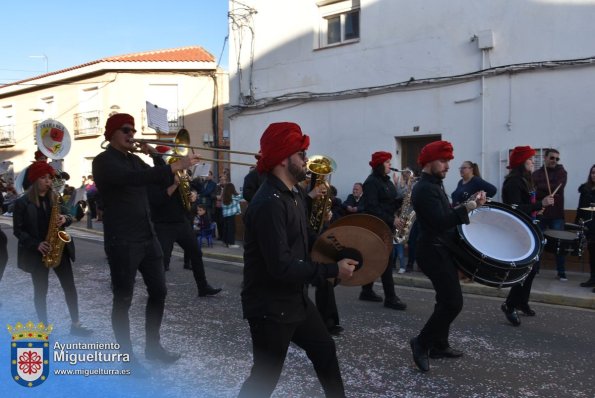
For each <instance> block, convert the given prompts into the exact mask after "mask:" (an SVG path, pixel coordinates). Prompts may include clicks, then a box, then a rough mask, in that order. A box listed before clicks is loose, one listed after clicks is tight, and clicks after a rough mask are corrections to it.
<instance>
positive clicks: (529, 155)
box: [501, 146, 554, 326]
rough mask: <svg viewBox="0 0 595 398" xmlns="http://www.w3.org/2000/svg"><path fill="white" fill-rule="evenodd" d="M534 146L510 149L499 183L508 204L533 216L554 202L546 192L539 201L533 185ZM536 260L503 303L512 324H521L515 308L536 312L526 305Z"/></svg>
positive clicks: (535, 268)
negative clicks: (506, 167)
mask: <svg viewBox="0 0 595 398" xmlns="http://www.w3.org/2000/svg"><path fill="white" fill-rule="evenodd" d="M534 155H535V149H533V148H531V147H530V146H517V147H515V148H514V149H513V150H512V152H511V153H510V158H509V161H508V169H510V172H509V173H508V175H507V176H506V178H505V179H504V184H503V185H502V201H503V202H504V203H506V204H507V205H512V206H516V208H517V209H518V210H520V211H522V212H523V213H525V214H527V215H529V216H530V217H532V218H536V216H537V213H539V212H540V211H542V210H543V209H544V208H545V207H547V206H552V205H553V204H554V197H553V196H552V195H548V196H546V197H545V198H543V199H542V200H541V201H537V199H536V192H535V186H534V184H533V180H532V178H531V173H532V172H533V167H534V165H533V156H534ZM539 264H540V263H539V261H537V262H536V263H535V265H534V266H533V268H532V269H531V272H530V273H529V275H528V276H527V278H526V279H525V281H524V282H523V283H522V284H521V285H516V286H513V287H512V288H511V289H510V292H509V293H508V297H507V298H506V302H505V303H504V304H502V306H501V309H502V311H503V312H504V315H506V319H507V320H508V321H509V322H510V323H512V325H513V326H520V325H521V320H520V318H519V315H518V313H517V309H518V310H521V311H522V312H523V313H524V314H525V315H527V316H535V311H533V310H532V309H531V307H529V295H530V294H531V285H532V284H533V278H535V274H537V271H538V270H539Z"/></svg>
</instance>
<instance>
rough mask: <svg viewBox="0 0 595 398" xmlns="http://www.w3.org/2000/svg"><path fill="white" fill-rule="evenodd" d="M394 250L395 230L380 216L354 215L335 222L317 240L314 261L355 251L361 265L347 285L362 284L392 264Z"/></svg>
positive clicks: (370, 280) (332, 258)
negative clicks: (392, 230)
mask: <svg viewBox="0 0 595 398" xmlns="http://www.w3.org/2000/svg"><path fill="white" fill-rule="evenodd" d="M392 250H393V246H392V232H391V230H390V228H389V227H388V225H386V223H385V222H384V221H382V220H381V219H379V218H378V217H374V216H372V215H369V214H352V215H349V216H345V217H342V218H340V219H339V220H337V221H336V222H334V223H333V224H331V225H330V226H329V227H328V229H327V230H326V231H324V232H323V233H322V235H320V237H319V238H318V239H317V240H316V242H315V243H314V247H313V248H312V256H311V257H312V260H313V261H315V262H319V263H333V262H336V261H338V260H339V259H340V258H341V257H342V256H344V253H353V254H355V257H358V258H354V260H358V261H360V260H361V261H360V264H359V265H358V266H357V267H356V269H355V271H354V272H353V277H352V278H350V279H348V280H345V281H343V280H339V284H341V285H345V286H361V285H365V284H368V283H370V282H373V281H375V280H376V279H377V278H378V277H379V276H380V275H381V274H382V273H383V272H384V270H385V269H386V267H387V266H388V259H389V257H390V253H391V251H392ZM347 257H350V256H347Z"/></svg>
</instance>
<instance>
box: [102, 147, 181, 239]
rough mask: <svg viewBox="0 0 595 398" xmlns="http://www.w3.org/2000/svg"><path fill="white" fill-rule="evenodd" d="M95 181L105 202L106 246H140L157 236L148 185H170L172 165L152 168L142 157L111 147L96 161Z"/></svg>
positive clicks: (104, 226)
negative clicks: (148, 196)
mask: <svg viewBox="0 0 595 398" xmlns="http://www.w3.org/2000/svg"><path fill="white" fill-rule="evenodd" d="M93 178H94V180H95V185H96V186H97V189H98V190H99V192H100V194H101V197H102V199H103V230H104V236H105V244H106V245H108V244H110V243H111V242H114V241H129V242H140V241H143V240H146V239H149V238H151V237H152V236H154V235H155V234H154V231H153V225H152V223H151V217H150V210H149V201H148V199H147V185H148V184H167V183H168V182H170V181H171V178H172V171H171V167H170V166H169V165H164V166H157V167H150V166H149V165H148V164H146V163H145V162H143V161H142V160H141V158H139V157H138V156H136V155H134V154H131V153H126V154H124V153H122V152H120V151H118V150H116V149H114V148H112V147H111V146H108V147H107V149H106V150H105V151H104V152H102V153H100V154H99V155H97V157H96V158H95V159H94V160H93Z"/></svg>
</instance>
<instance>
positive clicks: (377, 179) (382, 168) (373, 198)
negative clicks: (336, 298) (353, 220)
mask: <svg viewBox="0 0 595 398" xmlns="http://www.w3.org/2000/svg"><path fill="white" fill-rule="evenodd" d="M391 159H392V155H391V154H390V153H389V152H383V151H379V152H374V153H373V154H372V159H371V160H370V162H369V163H368V164H369V165H370V167H371V168H372V173H371V174H370V175H369V176H368V178H366V181H364V193H363V195H362V197H363V202H364V204H363V207H364V213H366V214H371V215H373V216H376V217H378V218H380V219H381V220H382V221H384V222H385V223H386V225H388V227H389V228H390V229H391V230H394V228H395V226H396V222H397V220H398V217H395V213H396V212H397V210H398V207H399V203H398V201H397V188H396V187H395V184H393V182H392V181H391V179H390V177H389V174H390V169H391V167H390V166H391V163H390V161H391ZM394 261H395V260H394V258H393V255H392V252H391V255H390V257H389V260H388V263H387V265H386V269H385V270H384V272H383V273H382V276H381V277H380V279H381V281H382V288H383V290H384V306H385V307H387V308H392V309H394V310H405V309H406V308H407V304H405V303H404V302H402V301H401V299H399V297H398V296H397V294H396V293H395V282H394V280H393V269H392V264H393V263H394ZM373 286H374V282H371V283H369V284H367V285H364V286H362V291H361V293H360V295H359V299H360V300H365V301H378V302H380V301H382V297H380V296H379V295H377V294H376V293H375V292H374V290H373V289H372V287H373Z"/></svg>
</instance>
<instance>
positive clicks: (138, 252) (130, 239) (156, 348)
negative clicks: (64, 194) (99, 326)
mask: <svg viewBox="0 0 595 398" xmlns="http://www.w3.org/2000/svg"><path fill="white" fill-rule="evenodd" d="M134 133H136V130H135V129H134V118H133V117H132V116H130V115H128V114H125V113H118V114H114V115H112V116H110V118H109V119H108V120H107V123H106V125H105V134H104V135H105V139H106V140H107V141H109V145H108V146H107V148H106V149H105V151H104V152H102V153H100V154H99V155H97V157H96V158H95V159H94V160H93V176H94V177H95V183H96V185H97V189H98V190H99V192H100V194H101V196H102V198H103V204H104V213H103V226H104V245H105V251H106V254H107V258H108V262H109V266H110V272H111V280H112V289H113V307H112V327H113V330H114V335H115V337H116V341H117V342H118V343H119V344H120V349H121V351H122V352H124V353H128V354H130V355H131V358H132V360H131V361H132V365H133V369H134V370H133V371H134V372H137V375H139V376H146V375H147V374H146V370H145V369H144V367H142V365H140V364H139V362H138V360H137V359H136V357H134V356H133V355H132V354H133V353H132V342H131V338H130V321H129V318H128V310H129V308H130V305H131V303H132V296H133V290H134V280H135V277H136V272H137V271H139V272H140V273H141V274H142V276H143V280H144V282H145V285H146V286H147V292H148V295H149V297H148V300H147V308H146V320H145V332H146V345H145V356H146V358H147V359H150V360H159V361H161V362H166V363H168V362H174V361H176V360H177V359H179V358H180V354H178V353H173V352H170V351H168V350H166V349H165V348H163V346H162V345H161V342H160V335H159V329H160V327H161V321H162V319H163V310H164V306H165V296H166V295H167V288H166V285H165V271H164V268H163V252H162V250H161V246H160V244H159V241H158V240H157V235H156V233H155V229H154V228H153V223H152V222H151V217H150V210H149V201H148V198H147V189H146V188H147V185H149V184H167V183H171V181H172V175H173V174H175V173H176V171H177V170H185V169H187V168H189V167H190V166H192V165H194V164H196V163H198V161H199V157H198V156H195V155H190V156H188V157H183V158H180V160H178V161H177V162H174V163H172V164H170V165H163V166H156V167H150V166H149V165H147V164H146V163H145V162H143V161H142V160H141V158H139V157H138V156H136V155H134V154H133V153H131V152H133V151H134V149H135V141H134V139H133V138H134ZM140 147H141V150H142V151H143V152H144V153H148V152H155V149H154V148H152V147H150V146H149V145H147V144H146V143H143V144H141V145H140Z"/></svg>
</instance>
